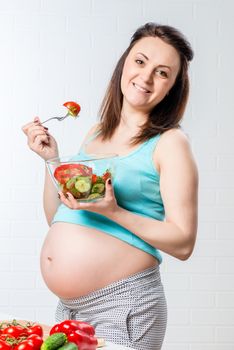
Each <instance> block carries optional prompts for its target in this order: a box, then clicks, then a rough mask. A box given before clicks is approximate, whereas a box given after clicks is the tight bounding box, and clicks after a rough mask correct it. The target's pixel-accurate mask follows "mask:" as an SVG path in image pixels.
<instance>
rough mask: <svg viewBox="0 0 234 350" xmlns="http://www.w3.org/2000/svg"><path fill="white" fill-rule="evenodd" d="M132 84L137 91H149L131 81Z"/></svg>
mask: <svg viewBox="0 0 234 350" xmlns="http://www.w3.org/2000/svg"><path fill="white" fill-rule="evenodd" d="M132 84H133V86H134V87H135V89H137V90H138V91H141V92H144V93H145V94H149V93H150V92H151V91H150V90H148V89H146V88H145V87H143V86H141V85H138V84H137V83H132Z"/></svg>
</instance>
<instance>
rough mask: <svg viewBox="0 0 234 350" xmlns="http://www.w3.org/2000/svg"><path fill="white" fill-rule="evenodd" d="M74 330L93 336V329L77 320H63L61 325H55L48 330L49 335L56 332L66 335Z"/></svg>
mask: <svg viewBox="0 0 234 350" xmlns="http://www.w3.org/2000/svg"><path fill="white" fill-rule="evenodd" d="M75 330H80V331H82V332H84V333H86V334H88V335H94V334H95V329H94V327H93V326H91V325H90V324H89V323H87V322H83V321H77V320H65V321H63V322H61V323H58V324H55V325H54V326H53V327H52V328H51V330H50V335H51V334H53V333H58V332H63V333H65V334H67V335H68V334H70V333H71V332H73V331H75Z"/></svg>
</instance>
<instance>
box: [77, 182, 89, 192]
mask: <svg viewBox="0 0 234 350" xmlns="http://www.w3.org/2000/svg"><path fill="white" fill-rule="evenodd" d="M75 188H76V189H77V191H79V192H80V193H84V192H88V191H90V189H91V183H90V180H88V181H87V180H82V179H81V180H80V179H79V180H77V181H76V183H75Z"/></svg>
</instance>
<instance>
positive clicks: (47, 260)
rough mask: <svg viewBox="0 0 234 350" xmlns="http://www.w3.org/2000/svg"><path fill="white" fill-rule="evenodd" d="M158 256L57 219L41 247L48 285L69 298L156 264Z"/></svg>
mask: <svg viewBox="0 0 234 350" xmlns="http://www.w3.org/2000/svg"><path fill="white" fill-rule="evenodd" d="M156 264H157V259H156V258H154V257H153V256H151V255H150V254H147V253H145V252H143V251H141V250H140V249H137V248H135V247H132V246H130V245H129V244H127V243H125V242H123V241H121V240H119V239H117V238H115V237H112V236H110V235H108V234H106V233H103V232H100V231H98V230H95V229H92V228H88V227H84V226H80V225H75V224H69V223H62V222H58V223H55V224H53V225H52V226H51V228H50V230H49V232H48V234H47V236H46V239H45V241H44V244H43V247H42V250H41V272H42V276H43V278H44V281H45V283H46V284H47V286H48V288H49V289H50V290H51V291H52V292H53V293H54V294H56V295H57V296H58V297H61V298H65V299H69V298H76V297H79V296H82V295H87V294H88V293H90V292H92V291H94V290H97V289H99V288H102V287H105V286H106V285H108V284H110V283H112V282H114V281H117V280H119V279H121V278H125V277H127V276H129V275H131V274H134V273H136V272H139V271H142V270H144V269H147V268H148V267H151V266H155V265H156Z"/></svg>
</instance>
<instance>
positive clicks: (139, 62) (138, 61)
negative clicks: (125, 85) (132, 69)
mask: <svg viewBox="0 0 234 350" xmlns="http://www.w3.org/2000/svg"><path fill="white" fill-rule="evenodd" d="M135 62H136V63H137V64H143V63H144V61H142V60H140V59H139V58H138V59H136V60H135Z"/></svg>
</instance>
